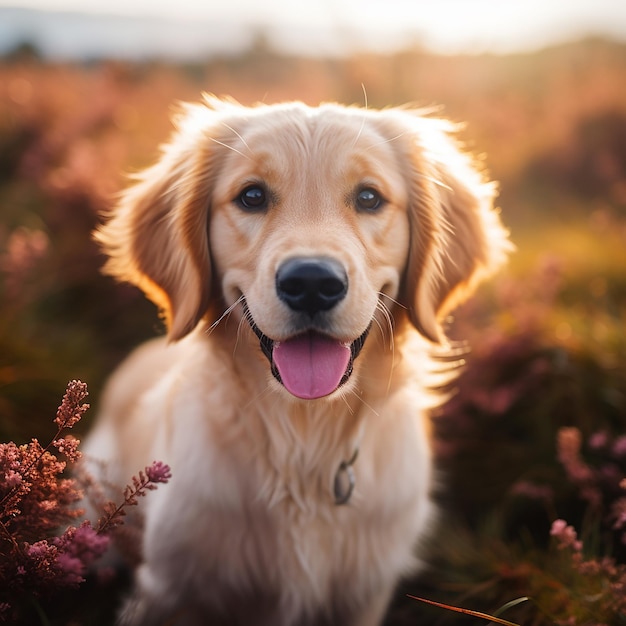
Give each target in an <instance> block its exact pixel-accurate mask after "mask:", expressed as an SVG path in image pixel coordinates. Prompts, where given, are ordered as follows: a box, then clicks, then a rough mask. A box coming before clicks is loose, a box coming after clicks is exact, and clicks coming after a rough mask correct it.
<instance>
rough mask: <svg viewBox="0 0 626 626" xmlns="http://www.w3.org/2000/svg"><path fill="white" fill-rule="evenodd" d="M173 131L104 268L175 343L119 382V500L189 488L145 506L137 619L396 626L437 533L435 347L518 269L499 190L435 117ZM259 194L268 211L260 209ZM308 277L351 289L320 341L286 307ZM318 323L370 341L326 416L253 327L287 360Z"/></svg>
mask: <svg viewBox="0 0 626 626" xmlns="http://www.w3.org/2000/svg"><path fill="white" fill-rule="evenodd" d="M176 124H177V131H176V133H175V134H174V136H173V138H172V139H171V141H170V142H169V143H168V144H167V145H166V146H165V147H164V148H163V151H162V156H161V158H160V160H159V161H158V162H157V163H156V164H155V165H154V166H152V167H150V168H149V169H147V170H146V171H144V172H143V173H142V174H140V175H139V176H138V177H137V180H136V183H135V185H134V186H131V187H130V189H128V190H127V191H126V192H125V194H124V195H123V197H122V198H121V200H120V202H119V203H118V206H117V207H116V208H115V209H114V211H113V212H112V214H111V216H110V219H109V220H108V221H107V223H106V224H105V225H104V226H103V228H102V229H101V230H100V231H99V233H98V235H97V238H98V240H99V241H100V242H101V244H102V245H103V248H104V250H105V251H106V253H107V254H108V255H109V261H108V263H107V265H106V271H108V272H109V273H110V274H112V275H114V276H116V277H117V278H119V279H122V280H126V281H129V282H131V283H134V284H135V285H138V286H139V287H140V288H141V289H143V290H144V291H145V293H146V294H147V295H148V297H149V298H151V299H152V300H153V301H154V302H155V303H156V304H157V305H158V306H159V307H160V308H161V310H162V311H163V313H164V316H165V319H166V320H167V324H168V330H169V332H168V338H167V341H166V340H163V339H157V340H154V341H152V342H149V343H148V344H146V345H145V346H142V347H140V348H139V349H138V350H137V351H136V352H135V353H134V354H133V355H131V357H130V358H129V359H128V361H127V362H126V363H125V364H123V365H122V366H121V368H120V369H119V370H118V371H117V372H116V373H115V375H114V376H113V378H112V380H111V382H110V384H109V387H108V389H107V391H106V392H105V394H104V398H103V402H102V409H101V415H100V417H99V420H98V422H97V424H96V426H95V429H94V432H93V433H92V435H91V436H90V438H89V440H88V442H87V445H86V450H87V452H88V454H89V455H90V456H91V457H92V458H97V459H100V460H103V461H105V464H104V467H105V468H106V471H105V472H104V473H105V476H103V480H106V481H107V482H111V483H114V484H115V483H117V484H120V485H123V484H125V483H126V482H127V481H128V478H129V477H130V476H132V475H133V474H135V473H136V472H137V471H138V469H141V468H142V467H144V466H145V465H148V464H150V463H151V462H152V461H153V460H155V459H158V460H161V461H163V462H165V463H168V464H169V465H170V466H171V469H172V475H173V477H172V479H171V481H170V483H169V484H167V485H164V486H162V487H161V488H160V489H159V490H158V491H156V492H154V493H151V494H150V496H149V497H148V498H146V500H145V501H142V503H141V504H142V507H143V513H144V518H145V522H144V530H143V538H142V546H141V548H142V563H141V565H140V566H139V567H138V569H137V571H136V580H135V589H134V591H133V594H132V596H131V598H130V599H129V600H128V602H127V603H126V606H125V608H124V610H123V611H122V616H121V618H120V619H121V623H123V624H142V625H149V624H150V625H152V624H162V623H165V622H166V621H167V620H170V621H167V623H174V624H229V625H230V624H233V625H234V624H246V625H251V624H257V625H273V626H288V625H293V626H296V625H298V626H301V625H307V624H309V625H313V624H337V625H341V626H349V625H360V626H365V625H375V624H379V623H380V622H381V620H382V618H383V616H384V613H385V609H386V607H387V603H388V601H389V598H390V595H391V593H392V591H393V589H394V586H395V584H396V582H397V581H398V579H399V578H400V577H401V576H402V575H404V574H406V573H408V572H410V571H412V570H413V569H414V568H415V567H416V566H417V565H418V564H419V561H418V559H417V558H416V557H415V555H414V552H413V548H414V547H415V546H416V545H417V547H418V553H419V542H420V540H421V539H422V538H423V537H424V536H425V533H427V532H428V530H429V528H430V526H431V525H432V521H433V514H434V506H433V504H432V502H431V490H432V487H433V471H432V461H431V446H430V434H429V433H430V428H429V422H428V406H429V403H430V401H431V400H430V398H429V393H428V381H429V371H430V368H429V363H430V361H429V352H430V349H431V347H432V344H434V343H440V344H443V343H445V338H444V336H443V332H442V329H441V326H440V321H441V320H442V319H443V318H444V317H445V316H446V315H447V313H448V312H449V311H450V310H451V309H452V308H453V307H454V306H455V305H456V304H458V303H459V302H460V301H461V300H462V299H463V298H465V297H466V296H467V295H468V294H469V293H470V292H471V291H472V290H473V288H474V286H475V285H476V283H477V282H478V281H479V280H480V279H482V278H483V277H485V276H487V275H489V274H490V273H492V272H493V271H494V270H495V269H497V268H498V267H499V266H500V265H501V263H502V262H503V261H504V259H505V256H506V251H507V249H508V241H507V237H506V232H505V231H504V230H503V229H502V227H501V225H500V221H499V218H498V215H497V213H496V212H495V211H494V208H493V198H494V194H495V189H494V186H493V184H491V183H489V182H487V181H485V180H484V178H483V176H482V175H481V174H480V173H479V172H478V171H477V170H476V168H475V167H474V165H473V163H472V161H471V160H470V159H469V158H468V157H467V156H466V155H464V154H463V153H462V152H461V151H460V150H459V148H458V146H457V145H456V143H455V142H454V141H453V139H451V137H450V132H451V131H452V130H453V128H452V126H451V125H450V124H449V123H447V122H445V121H442V120H435V119H429V118H427V117H424V116H422V115H420V113H419V111H412V110H408V109H407V110H403V109H389V110H385V111H371V110H369V111H365V110H361V109H358V108H346V107H342V106H339V105H330V104H329V105H323V106H320V107H318V108H309V107H307V106H305V105H302V104H298V103H294V104H285V105H273V106H258V107H253V108H246V107H242V106H239V105H237V104H234V103H231V102H225V101H221V100H217V99H214V98H206V99H205V101H204V102H203V103H202V104H198V105H186V106H184V107H183V109H182V111H181V113H180V115H179V116H178V118H177V120H176ZM251 185H252V186H253V187H255V186H256V187H255V189H258V187H259V186H261V188H262V190H266V191H267V199H266V200H267V201H266V204H265V205H264V206H262V207H261V209H260V210H254V208H253V209H252V210H250V208H249V207H245V206H242V204H241V201H240V198H241V196H242V191H243V190H245V189H246V188H249V187H250V186H251ZM360 189H361V190H362V189H366V190H368V191H367V192H366V194H365V196H364V197H365V198H366V200H369V199H370V195H368V194H369V193H370V191H369V190H374V192H375V193H376V194H379V195H380V197H381V198H382V199H383V201H382V203H381V205H380V206H376V207H374V209H373V210H367V209H368V208H369V207H366V209H364V208H363V206H362V204H359V202H361V198H360V197H358V198H357V196H358V193H359V191H358V190H360ZM355 198H357V200H358V202H357V201H355ZM294 257H295V258H299V259H301V258H304V259H308V258H315V259H317V258H324V259H332V262H333V263H334V265H335V266H338V267H341V268H343V271H344V272H345V276H346V285H347V290H346V293H345V296H344V297H343V298H342V299H341V301H340V302H339V303H338V304H337V305H336V306H334V307H333V308H332V309H331V310H329V311H326V312H324V313H323V314H322V313H320V314H317V313H316V314H315V316H314V317H313V315H311V316H309V317H306V316H304V317H306V319H307V320H309V321H308V322H306V321H303V320H304V317H303V315H302V314H300V313H295V312H294V311H292V310H290V308H289V306H287V305H286V304H285V301H284V300H282V299H281V298H280V297H278V296H277V287H276V284H277V278H276V275H277V271H278V269H279V268H280V267H281V266H282V265H283V264H284V263H285V261H286V260H288V259H291V258H294ZM318 318H319V319H318ZM311 319H314V320H317V321H315V322H311V321H310V320H311ZM319 320H321V321H319ZM303 324H304V326H303ZM306 324H309V326H311V327H313V326H314V327H315V332H317V331H321V332H323V333H324V336H329V337H331V338H332V340H333V341H336V342H340V343H341V345H349V344H351V342H355V341H356V340H357V339H358V338H359V337H361V336H363V335H364V333H366V332H367V329H368V328H369V327H370V325H371V332H370V334H369V336H368V337H367V339H366V340H365V344H364V346H363V350H362V352H361V354H360V355H359V356H357V357H356V359H355V360H354V363H353V366H354V370H353V372H352V375H351V376H349V378H348V380H347V381H345V382H344V383H343V384H341V385H340V386H339V387H338V388H337V389H336V390H335V391H333V392H332V393H329V394H327V395H325V396H324V397H319V398H316V399H300V398H296V397H294V395H292V394H290V393H289V391H287V389H286V388H285V387H284V386H283V385H281V383H280V382H279V381H278V380H277V379H276V378H275V377H273V376H272V374H271V373H270V370H271V367H270V363H268V359H267V358H266V356H264V355H263V352H262V350H261V347H260V343H259V338H258V337H257V334H255V330H254V326H256V329H257V332H258V333H262V334H263V335H264V336H266V337H269V338H271V340H272V341H273V342H274V343H272V345H274V346H275V345H279V343H280V342H288V341H289V340H290V339H291V338H292V337H293V336H294V335H295V334H297V333H300V332H302V331H303V330H305V331H307V332H308V331H309V326H306ZM356 451H358V458H357V459H356V461H354V463H353V465H352V466H351V469H352V471H353V473H354V478H355V487H354V492H353V493H352V494H349V493H348V494H346V493H344V494H343V495H347V496H348V497H347V500H348V501H347V503H345V504H338V503H337V502H336V495H337V494H336V493H335V494H334V487H333V486H334V484H335V482H336V481H337V480H340V481H344V483H345V481H346V480H347V477H348V474H347V472H346V471H345V470H341V469H340V467H341V464H342V463H347V462H348V461H349V460H350V459H351V457H353V455H354V453H355V452H356ZM94 467H102V464H100V465H96V466H94ZM344 491H345V488H344ZM333 494H334V495H333Z"/></svg>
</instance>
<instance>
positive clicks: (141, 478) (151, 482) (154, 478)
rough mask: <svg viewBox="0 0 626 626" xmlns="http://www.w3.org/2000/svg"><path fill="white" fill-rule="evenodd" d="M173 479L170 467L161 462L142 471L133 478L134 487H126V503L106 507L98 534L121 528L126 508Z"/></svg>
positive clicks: (108, 503) (156, 462) (110, 504)
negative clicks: (160, 484)
mask: <svg viewBox="0 0 626 626" xmlns="http://www.w3.org/2000/svg"><path fill="white" fill-rule="evenodd" d="M170 478H171V472H170V468H169V465H165V464H164V463H162V462H161V461H154V462H153V463H152V465H150V466H148V467H146V468H145V470H144V471H140V472H139V474H138V475H137V476H133V477H132V485H126V488H125V489H124V501H123V502H122V503H121V504H120V505H117V506H116V504H115V503H114V502H107V503H106V504H105V505H104V507H103V508H104V516H103V517H102V518H101V519H100V520H99V521H98V532H103V531H108V530H110V529H112V528H115V527H116V526H119V525H120V524H121V523H122V522H123V520H122V518H123V517H124V516H125V515H126V507H128V506H135V505H136V504H138V498H140V497H141V498H142V497H144V496H145V495H146V494H147V493H148V491H153V490H154V489H156V488H157V484H158V483H167V481H168V480H169V479H170Z"/></svg>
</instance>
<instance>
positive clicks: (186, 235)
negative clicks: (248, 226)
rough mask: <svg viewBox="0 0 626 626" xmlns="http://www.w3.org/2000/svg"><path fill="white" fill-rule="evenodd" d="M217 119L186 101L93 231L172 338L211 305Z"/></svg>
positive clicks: (108, 268) (111, 269) (113, 270)
mask: <svg viewBox="0 0 626 626" xmlns="http://www.w3.org/2000/svg"><path fill="white" fill-rule="evenodd" d="M216 117H217V114H216V113H215V111H212V110H211V109H210V108H208V107H207V106H202V105H184V106H183V107H182V110H181V112H180V113H179V114H178V116H177V117H175V118H174V123H175V125H176V132H175V133H174V135H173V137H172V139H171V140H170V141H169V143H167V144H166V145H165V146H163V147H162V154H161V158H160V159H159V161H158V162H157V163H156V164H155V165H153V166H152V167H149V168H148V169H146V170H144V171H143V172H141V173H140V174H138V175H137V176H136V177H135V184H134V185H132V186H131V187H130V188H129V189H127V190H126V191H125V192H124V193H123V194H122V196H121V198H120V200H119V202H118V203H117V206H116V207H114V208H113V210H112V211H111V213H110V215H109V219H108V221H106V223H105V224H104V225H103V226H102V227H101V228H100V229H99V230H98V231H97V232H96V234H95V238H96V240H97V241H98V242H99V243H100V244H101V246H102V248H103V250H104V252H105V253H106V254H107V255H108V256H109V259H108V261H107V263H106V264H105V266H104V271H105V272H106V273H108V274H110V275H112V276H114V277H116V278H117V279H119V280H124V281H128V282H130V283H132V284H134V285H137V286H138V287H140V288H141V289H142V290H143V291H144V292H145V293H146V295H147V296H148V297H149V298H150V299H151V300H152V301H153V302H154V303H155V304H156V305H157V306H159V307H160V308H161V309H162V311H163V313H164V315H165V319H166V322H167V326H168V333H169V339H170V340H171V341H176V340H177V339H180V338H182V337H183V336H185V335H186V334H187V333H189V332H190V331H191V330H192V329H193V328H194V327H195V326H196V325H197V323H198V322H199V321H200V319H202V317H203V316H204V315H205V314H206V313H207V310H208V308H209V304H210V295H211V261H210V253H209V236H208V227H209V210H210V207H209V204H210V196H211V188H212V184H213V171H214V164H215V161H216V158H217V157H216V155H215V152H216V147H219V146H218V145H217V144H216V143H215V142H214V141H212V140H211V136H212V133H213V129H214V127H215V125H216Z"/></svg>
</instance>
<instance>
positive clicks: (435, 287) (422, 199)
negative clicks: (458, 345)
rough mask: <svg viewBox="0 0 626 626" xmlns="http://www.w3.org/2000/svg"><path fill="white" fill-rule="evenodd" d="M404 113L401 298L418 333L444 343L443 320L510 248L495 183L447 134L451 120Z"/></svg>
mask: <svg viewBox="0 0 626 626" xmlns="http://www.w3.org/2000/svg"><path fill="white" fill-rule="evenodd" d="M403 115H405V116H406V117H407V118H411V119H410V121H409V122H408V123H409V127H410V128H411V131H410V132H409V133H408V134H405V136H404V138H405V139H408V141H409V144H410V145H409V147H408V148H406V150H407V154H405V158H406V160H408V163H409V166H408V169H407V175H408V176H409V178H410V199H409V221H410V228H411V233H410V251H409V258H408V263H407V268H406V274H405V279H404V286H403V292H402V293H401V302H402V304H404V305H405V306H406V307H407V309H408V313H409V317H410V320H411V322H412V323H413V325H414V326H415V327H416V328H417V329H418V330H419V331H420V333H421V334H422V335H423V336H424V337H426V338H427V339H429V340H431V341H433V342H436V343H441V342H443V341H444V339H445V338H444V334H443V330H442V328H441V320H442V319H444V317H445V316H446V315H447V314H448V313H449V312H450V311H451V310H452V309H453V308H454V307H455V306H457V305H458V304H460V303H461V302H462V301H463V300H464V299H465V298H466V297H468V296H469V295H470V294H471V293H472V292H473V291H474V289H475V287H476V285H477V284H478V283H479V282H480V281H481V280H482V279H484V278H486V277H488V276H489V275H490V274H492V273H493V272H495V271H496V270H497V269H498V268H499V267H500V266H501V265H502V264H503V263H504V261H505V260H506V257H507V253H508V252H509V251H510V250H511V249H512V248H513V246H512V244H511V243H510V241H509V239H508V232H507V231H506V230H505V229H504V228H503V227H502V224H501V222H500V217H499V215H498V212H497V211H496V210H495V208H494V198H495V196H496V186H495V184H494V183H490V182H487V181H486V180H485V179H484V176H483V174H482V173H481V172H480V171H479V170H477V169H476V166H475V164H474V163H473V162H472V160H471V158H470V157H469V156H468V155H466V154H465V153H463V151H462V150H461V149H460V148H459V146H458V145H457V143H456V142H455V141H454V140H453V139H452V137H451V132H452V131H453V130H454V128H453V126H452V124H449V123H447V122H445V121H443V120H434V119H428V118H422V117H415V116H413V115H411V114H409V113H404V114H403ZM405 123H406V122H405ZM405 145H406V144H405Z"/></svg>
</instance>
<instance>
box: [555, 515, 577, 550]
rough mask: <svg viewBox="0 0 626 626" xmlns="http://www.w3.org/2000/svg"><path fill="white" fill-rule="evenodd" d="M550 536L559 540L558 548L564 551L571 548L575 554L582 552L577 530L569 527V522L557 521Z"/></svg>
mask: <svg viewBox="0 0 626 626" xmlns="http://www.w3.org/2000/svg"><path fill="white" fill-rule="evenodd" d="M550 534H551V535H552V536H553V537H554V538H555V539H556V540H557V548H558V549H559V550H563V549H565V548H570V549H572V550H574V551H575V552H580V551H581V550H582V547H583V544H582V541H579V540H578V535H577V534H576V530H574V528H573V527H572V526H568V524H567V522H566V521H565V520H562V519H557V520H555V521H554V522H553V523H552V528H551V529H550Z"/></svg>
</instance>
